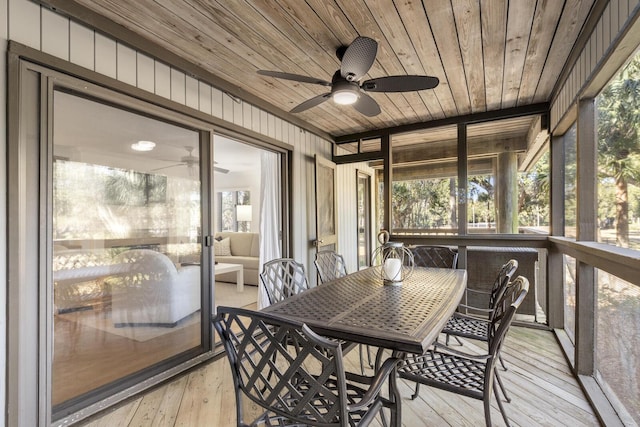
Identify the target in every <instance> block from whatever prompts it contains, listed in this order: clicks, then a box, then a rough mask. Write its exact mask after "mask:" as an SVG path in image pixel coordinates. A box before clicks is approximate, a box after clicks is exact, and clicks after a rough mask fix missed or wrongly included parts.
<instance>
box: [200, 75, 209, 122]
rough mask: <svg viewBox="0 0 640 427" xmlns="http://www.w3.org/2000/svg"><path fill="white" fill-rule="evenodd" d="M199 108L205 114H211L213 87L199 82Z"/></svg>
mask: <svg viewBox="0 0 640 427" xmlns="http://www.w3.org/2000/svg"><path fill="white" fill-rule="evenodd" d="M198 94H199V96H200V99H199V101H198V108H199V109H200V111H202V112H203V113H205V114H211V86H209V85H208V84H206V83H203V82H198Z"/></svg>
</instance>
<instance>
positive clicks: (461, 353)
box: [433, 342, 491, 360]
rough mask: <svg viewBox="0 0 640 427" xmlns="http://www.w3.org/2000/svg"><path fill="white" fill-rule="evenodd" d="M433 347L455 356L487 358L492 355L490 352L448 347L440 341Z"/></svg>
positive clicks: (477, 358)
mask: <svg viewBox="0 0 640 427" xmlns="http://www.w3.org/2000/svg"><path fill="white" fill-rule="evenodd" d="M433 349H434V350H436V351H437V352H439V353H449V354H451V355H454V356H460V357H466V358H467V359H475V360H487V359H489V358H490V357H491V355H490V354H469V353H466V352H464V351H460V350H457V349H454V348H451V347H448V346H446V345H444V344H441V343H439V342H435V343H433Z"/></svg>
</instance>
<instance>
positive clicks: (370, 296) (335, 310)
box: [264, 267, 467, 426]
mask: <svg viewBox="0 0 640 427" xmlns="http://www.w3.org/2000/svg"><path fill="white" fill-rule="evenodd" d="M466 283H467V272H466V271H465V270H453V269H443V268H421V267H416V268H414V269H413V274H412V275H411V276H410V277H409V278H408V279H405V281H404V282H403V284H402V285H401V286H392V285H385V284H384V283H383V281H382V276H381V272H380V267H370V268H367V269H365V270H361V271H358V272H356V273H352V274H349V275H347V276H344V277H341V278H338V279H335V280H333V281H330V282H327V283H325V284H323V285H320V286H318V287H315V288H312V289H310V290H308V291H305V292H303V293H300V294H297V295H293V296H291V297H289V298H287V299H286V300H284V301H281V302H279V303H277V304H274V305H272V306H270V307H267V308H265V309H264V311H265V312H268V313H271V314H273V315H277V316H279V317H283V318H286V319H292V320H295V321H298V322H303V323H306V324H307V325H308V326H309V327H311V328H312V329H313V330H314V331H315V332H317V333H320V334H322V335H325V336H328V337H332V338H336V339H342V340H345V341H348V342H352V343H358V344H367V345H372V346H376V347H381V348H386V349H390V350H392V351H394V352H396V353H419V354H421V353H423V352H424V351H425V350H426V349H427V348H428V347H429V346H430V345H431V344H432V343H433V341H434V340H435V339H436V338H437V337H438V334H439V333H440V331H441V330H442V328H443V327H444V326H445V324H446V323H447V320H448V319H449V317H450V316H451V315H452V314H453V312H454V311H455V309H456V307H457V306H458V304H459V302H460V300H461V299H462V296H463V294H464V290H465V287H466ZM389 393H390V398H391V399H394V400H395V401H396V402H398V411H397V414H396V416H395V417H392V420H391V424H392V425H394V426H400V425H401V405H400V402H401V396H400V392H399V390H398V387H397V381H396V376H395V375H392V376H391V378H390V380H389ZM394 418H395V419H394Z"/></svg>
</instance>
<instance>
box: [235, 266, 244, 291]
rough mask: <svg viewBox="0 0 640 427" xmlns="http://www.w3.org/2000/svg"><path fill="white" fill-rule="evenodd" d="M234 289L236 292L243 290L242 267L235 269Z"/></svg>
mask: <svg viewBox="0 0 640 427" xmlns="http://www.w3.org/2000/svg"><path fill="white" fill-rule="evenodd" d="M236 289H237V291H238V292H244V267H240V269H239V270H238V271H236Z"/></svg>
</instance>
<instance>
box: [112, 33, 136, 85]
mask: <svg viewBox="0 0 640 427" xmlns="http://www.w3.org/2000/svg"><path fill="white" fill-rule="evenodd" d="M116 52H117V54H116V56H117V59H116V60H117V62H116V70H117V71H116V75H117V79H118V80H120V81H121V82H123V83H127V84H130V85H131V86H136V80H137V77H138V76H137V75H136V74H137V71H136V63H137V60H136V51H135V50H133V49H131V48H130V47H128V46H125V45H124V44H122V43H116Z"/></svg>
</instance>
